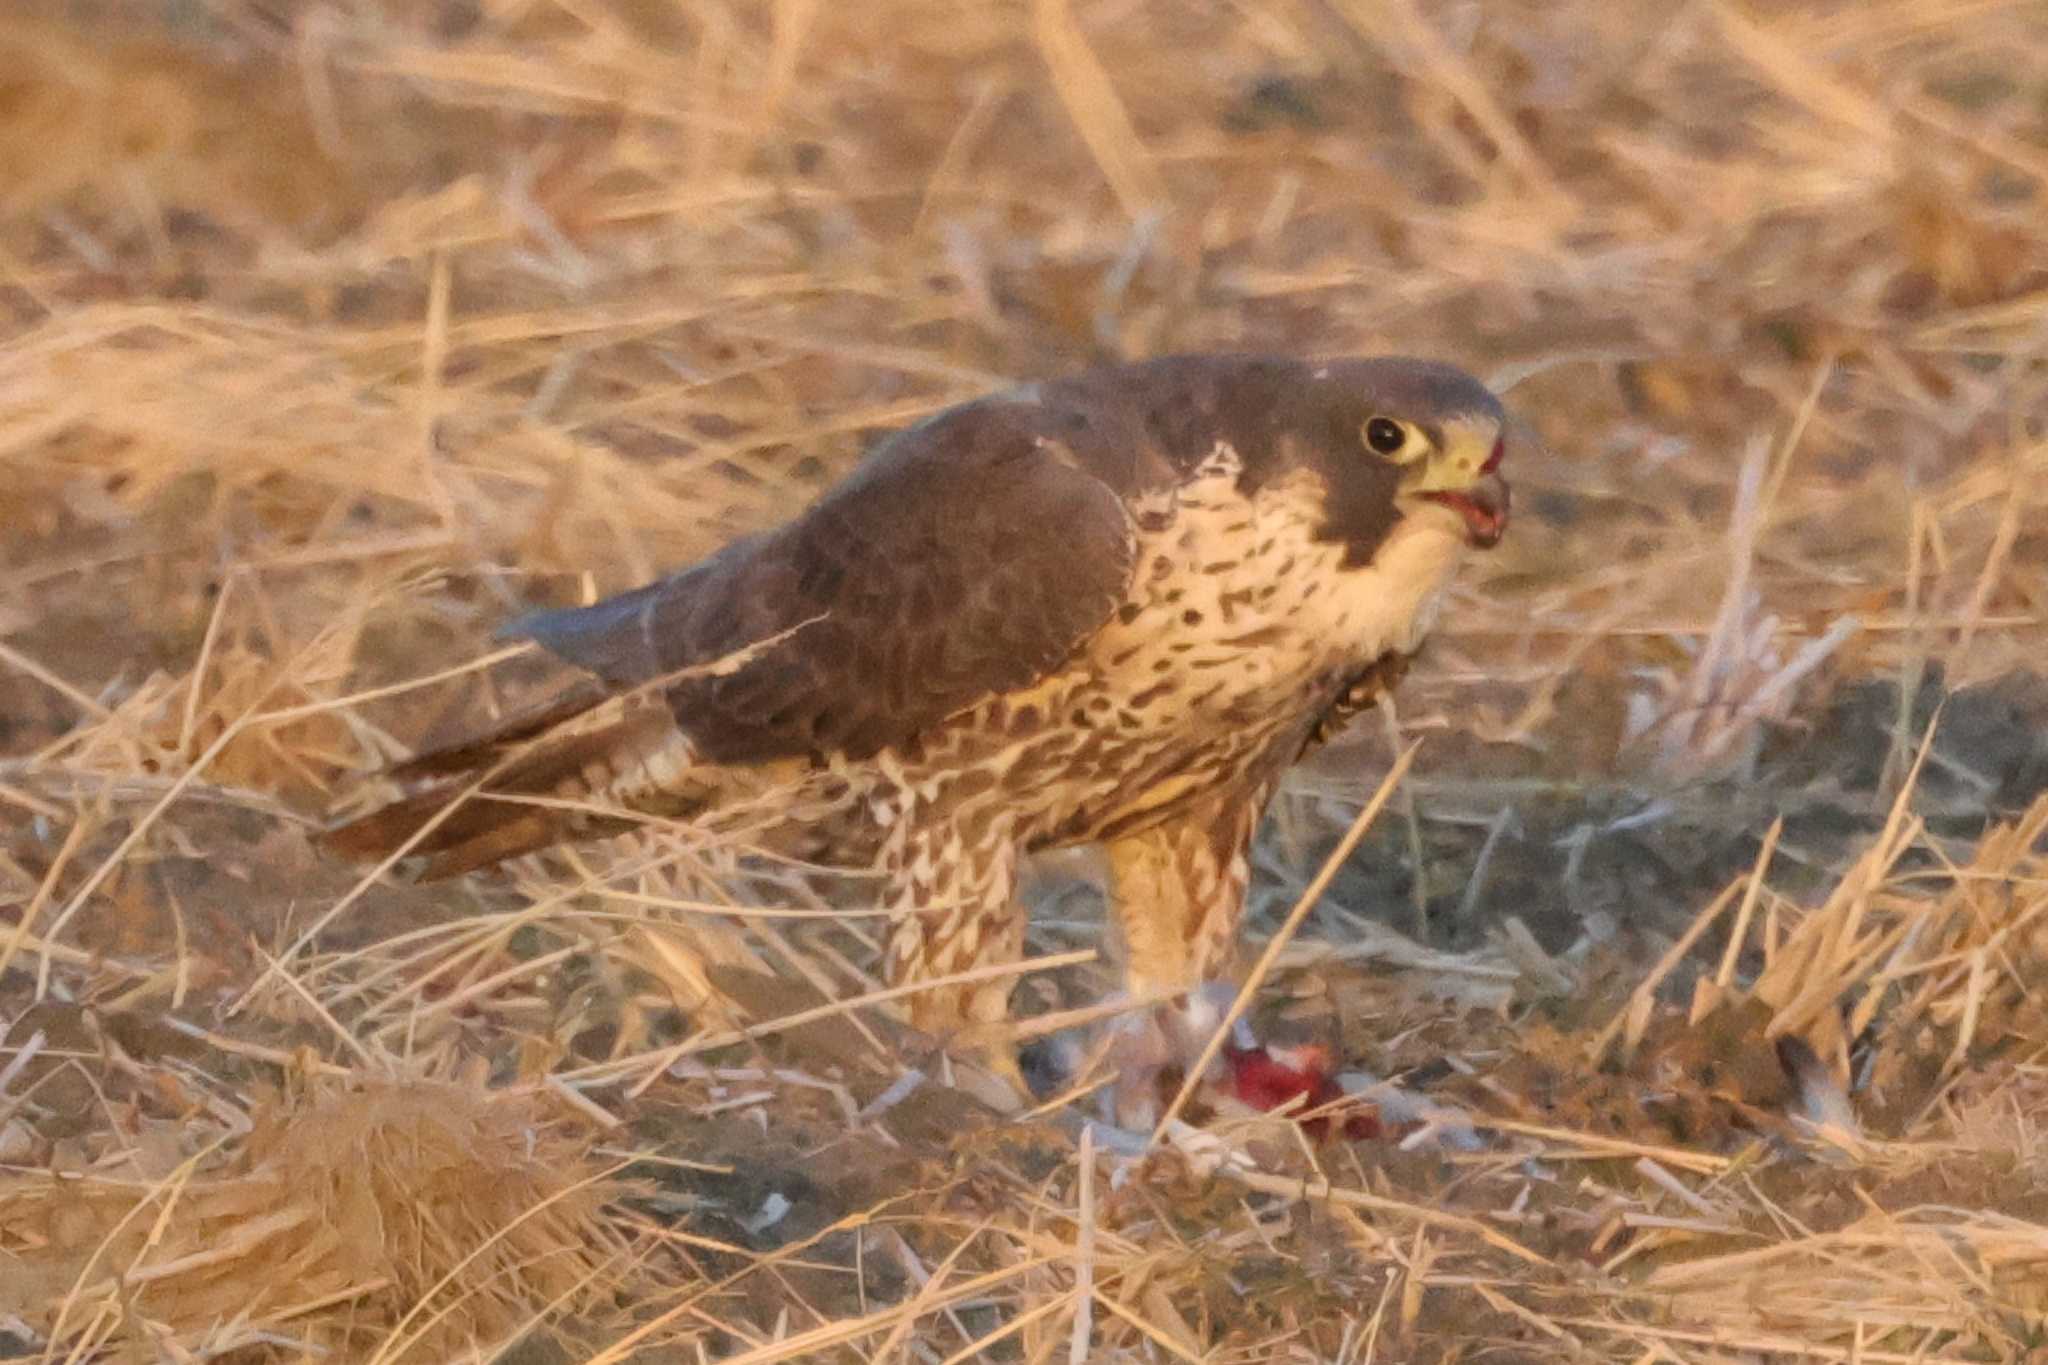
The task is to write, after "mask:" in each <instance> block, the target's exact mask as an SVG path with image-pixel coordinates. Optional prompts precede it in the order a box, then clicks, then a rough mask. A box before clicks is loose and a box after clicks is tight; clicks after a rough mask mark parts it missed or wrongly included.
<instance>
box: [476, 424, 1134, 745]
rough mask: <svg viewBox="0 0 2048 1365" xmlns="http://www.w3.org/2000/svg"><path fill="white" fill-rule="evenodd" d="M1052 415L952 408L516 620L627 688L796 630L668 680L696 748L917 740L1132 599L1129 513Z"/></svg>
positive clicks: (1043, 670)
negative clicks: (770, 501)
mask: <svg viewBox="0 0 2048 1365" xmlns="http://www.w3.org/2000/svg"><path fill="white" fill-rule="evenodd" d="M1047 415H1048V411H1047V409H1045V408H1043V407H1041V406H1040V405H1039V404H1037V403H1035V402H1033V401H1029V400H1028V399H1027V400H1017V399H998V400H990V401H987V402H983V403H975V404H969V405H967V406H965V407H961V408H955V409H951V410H949V411H948V412H946V413H943V414H941V415H940V416H939V417H937V418H934V419H933V420H932V421H930V422H927V423H925V424H923V425H922V426H919V427H914V428H912V429H911V430H909V431H906V432H904V433H902V434H901V435H900V436H898V437H896V438H894V439H893V440H891V441H889V442H887V443H885V444H884V445H883V446H882V447H880V448H879V449H878V450H877V451H876V452H875V453H874V454H873V455H871V456H870V457H869V458H868V460H867V461H866V462H864V463H863V464H862V466H861V467H860V468H859V469H858V470H857V471H856V472H855V473H854V475H853V476H852V477H851V478H849V479H847V480H846V481H845V482H844V483H842V484H840V485H839V486H838V487H837V488H835V489H834V490H833V491H832V492H831V493H829V494H827V495H826V496H825V497H824V498H823V499H822V500H820V501H819V502H818V503H816V504H814V505H813V506H812V507H811V508H810V510H809V511H807V512H806V513H804V514H803V515H802V516H800V517H798V518H797V519H796V520H795V521H793V522H791V523H789V524H788V525H786V526H784V527H783V528H781V529H780V530H777V531H774V532H771V533H768V534H766V535H762V536H757V537H754V538H751V539H749V540H744V541H740V542H737V543H735V544H733V545H730V546H728V547H726V549H724V550H722V551H720V552H719V553H718V554H716V555H713V556H712V557H711V558H709V559H707V560H704V561H702V562H701V563H699V564H696V565H693V566H692V567H690V568H688V569H686V570H684V571H683V572H681V573H679V574H677V575H675V576H674V577H672V578H669V579H666V580H664V581H662V582H660V583H656V584H652V585H650V586H648V587H645V588H641V589H638V590H636V591H633V592H629V593H625V594H622V595H621V596H619V597H615V598H611V599H608V600H607V601H604V602H600V603H598V604H597V605H595V606H592V607H586V608H581V609H575V610H569V611H560V612H542V613H537V614H535V615H533V616H529V617H526V618H523V619H522V620H520V621H517V622H514V623H513V624H512V625H511V626H510V627H508V628H507V632H506V633H508V634H511V635H517V636H525V637H528V638H531V639H534V640H537V641H539V642H540V643H541V644H542V645H545V646H546V647H547V648H549V649H550V650H552V651H553V652H555V653H556V654H558V655H560V656H562V657H563V658H565V659H567V660H569V661H570V662H572V663H575V664H578V665H580V666H582V667H585V668H588V669H590V670H591V671H592V672H594V673H596V674H597V675H598V676H599V677H601V678H603V679H604V680H605V681H606V682H607V683H609V684H610V685H612V686H614V687H626V686H632V685H635V684H639V683H643V682H647V681H649V680H651V679H654V678H658V677H661V676H664V675H666V674H670V673H674V672H677V671H679V670H682V669H688V668H702V667H703V666H705V665H710V664H714V663H716V662H717V661H718V660H720V659H724V658H730V657H733V656H735V655H737V654H739V653H740V652H741V651H743V650H745V649H747V648H748V647H750V646H753V645H757V644H758V643H759V642H761V641H763V640H766V639H769V638H771V637H774V636H776V635H778V634H781V633H783V632H789V634H788V637H787V638H786V639H784V640H782V641H781V642H780V643H778V644H775V645H773V646H770V647H768V648H765V649H762V650H760V651H759V652H758V654H756V655H755V656H754V657H752V658H750V659H748V660H746V661H745V662H743V663H741V664H740V665H739V666H737V667H734V668H732V669H730V670H727V671H711V672H706V673H703V674H700V675H698V676H692V677H688V678H685V679H682V680H680V681H678V682H676V683H675V684H674V685H672V686H671V687H670V688H669V689H668V699H669V704H670V707H671V709H672V711H673V713H674V715H675V718H676V722H677V724H678V725H680V726H681V727H682V729H683V730H684V732H685V733H687V734H688V735H689V736H690V738H691V740H692V741H693V742H694V744H695V745H696V747H697V749H698V751H699V753H700V754H701V755H702V757H703V758H705V759H708V760H710V761H713V762H722V763H745V762H760V761H764V760H767V759H772V758H778V757H786V756H792V755H800V754H815V753H843V754H847V755H850V756H852V757H855V758H864V757H868V756H871V755H873V754H874V753H876V752H878V751H879V750H881V749H884V748H888V747H891V746H897V745H902V744H906V743H908V742H910V741H912V740H913V739H915V737H916V736H917V735H919V734H920V733H921V732H923V731H924V730H925V729H927V728H928V727H930V726H931V725H933V724H935V723H936V722H938V721H939V720H942V719H943V718H944V717H946V716H948V715H950V714H952V713H954V712H956V711H959V710H961V709H963V708H965V707H967V706H971V705H973V704H974V703H975V702H977V701H979V700H982V699H984V698H986V697H988V696H991V695H994V694H996V693H999V692H1003V691H1008V690H1011V689H1014V688H1020V687H1025V686H1028V685H1030V684H1031V683H1033V682H1035V681H1037V680H1038V679H1039V678H1042V677H1043V676H1045V675H1046V674H1047V673H1049V672H1051V671H1053V670H1054V669H1056V668H1057V667H1058V666H1059V665H1060V664H1061V663H1062V662H1063V661H1064V660H1066V659H1067V658H1068V657H1069V656H1070V655H1071V654H1072V653H1073V652H1074V650H1075V649H1076V647H1077V646H1078V645H1079V644H1080V643H1081V642H1082V641H1084V640H1085V639H1086V638H1087V637H1088V636H1089V635H1090V634H1092V633H1093V632H1094V631H1095V630H1096V629H1098V628H1099V627H1100V626H1102V625H1103V623H1104V622H1106V621H1107V620H1108V619H1109V617H1110V615H1111V613H1112V612H1114V611H1115V610H1116V608H1117V606H1118V605H1120V604H1121V603H1122V602H1123V601H1124V599H1125V594H1126V592H1127V590H1128V587H1129V583H1130V576H1131V563H1132V555H1133V546H1134V539H1133V530H1132V527H1131V523H1130V518H1129V516H1128V515H1127V514H1126V512H1125V510H1124V506H1123V502H1122V500H1121V499H1120V498H1119V497H1118V495H1117V491H1116V490H1115V489H1114V488H1112V487H1111V486H1110V484H1109V483H1107V482H1105V481H1104V479H1103V478H1101V477H1099V476H1098V475H1097V474H1096V473H1094V472H1092V471H1091V470H1090V469H1088V468H1085V467H1084V466H1083V463H1082V460H1081V459H1080V458H1079V457H1078V456H1077V453H1076V451H1075V449H1074V444H1075V443H1074V441H1072V440H1071V439H1062V438H1063V437H1071V436H1072V435H1073V433H1069V432H1062V431H1060V430H1057V429H1053V430H1048V424H1047V421H1046V418H1047ZM1126 458H1128V457H1126Z"/></svg>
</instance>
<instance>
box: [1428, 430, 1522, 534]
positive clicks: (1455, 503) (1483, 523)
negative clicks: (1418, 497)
mask: <svg viewBox="0 0 2048 1365" xmlns="http://www.w3.org/2000/svg"><path fill="white" fill-rule="evenodd" d="M1507 453H1508V444H1507V439H1506V438H1505V437H1501V438H1498V439H1496V440H1495V441H1494V443H1493V454H1491V455H1489V456H1488V457H1487V459H1486V463H1485V464H1483V465H1481V466H1479V479H1478V482H1476V483H1474V484H1473V485H1472V486H1471V487H1470V488H1460V489H1456V490H1451V489H1439V490H1436V491H1433V492H1429V493H1424V494H1423V495H1422V496H1423V497H1425V498H1428V499H1429V500H1430V501H1431V502H1440V503H1442V504H1443V505H1444V506H1446V507H1448V508H1450V509H1451V510H1452V511H1454V512H1456V513H1457V514H1458V515H1459V516H1461V517H1463V518H1464V519H1465V538H1466V539H1467V540H1468V541H1470V542H1471V543H1472V544H1474V545H1476V546H1478V547H1479V548H1480V549H1482V550H1491V549H1492V548H1493V547H1494V546H1496V545H1498V544H1500V538H1501V535H1502V533H1503V532H1505V531H1506V530H1507V529H1508V481H1507V480H1506V479H1503V478H1502V477H1501V476H1500V462H1501V460H1502V459H1503V458H1505V457H1506V455H1507Z"/></svg>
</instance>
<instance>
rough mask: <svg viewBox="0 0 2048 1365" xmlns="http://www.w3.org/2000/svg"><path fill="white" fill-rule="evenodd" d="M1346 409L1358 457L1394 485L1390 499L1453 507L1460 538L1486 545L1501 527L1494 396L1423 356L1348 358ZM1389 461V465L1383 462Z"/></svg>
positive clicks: (1501, 444)
mask: <svg viewBox="0 0 2048 1365" xmlns="http://www.w3.org/2000/svg"><path fill="white" fill-rule="evenodd" d="M1349 368H1351V369H1353V371H1354V373H1353V374H1351V375H1348V376H1346V378H1348V379H1350V380H1351V381H1352V383H1351V385H1350V386H1349V387H1350V388H1351V393H1352V395H1353V401H1352V404H1351V405H1349V406H1351V407H1352V415H1353V416H1354V417H1355V418H1356V428H1355V439H1356V441H1357V445H1358V456H1359V458H1361V459H1363V460H1366V461H1368V462H1371V463H1372V464H1374V465H1375V466H1377V468H1376V469H1375V471H1374V472H1375V475H1376V478H1375V481H1376V482H1377V481H1380V480H1386V481H1389V482H1391V483H1392V484H1393V488H1394V501H1395V505H1396V506H1397V507H1398V508H1399V509H1400V510H1401V511H1402V512H1403V514H1404V515H1405V514H1407V513H1409V512H1411V511H1413V510H1414V509H1415V507H1416V505H1417V504H1435V505H1437V506H1440V507H1445V508H1448V509H1450V510H1451V511H1452V512H1455V513H1457V515H1458V517H1459V519H1460V520H1462V521H1463V522H1464V526H1465V539H1466V540H1467V542H1468V543H1470V544H1472V545H1474V546H1476V547H1478V548H1480V549H1490V548H1492V547H1493V546H1494V545H1497V544H1498V543H1499V542H1500V538H1501V536H1502V534H1503V533H1504V532H1505V531H1506V530H1507V525H1508V501H1509V499H1508V484H1507V480H1506V479H1505V478H1503V477H1502V476H1501V465H1502V463H1503V462H1504V461H1505V460H1506V458H1507V447H1508V427H1509V425H1510V424H1509V421H1508V417H1507V414H1506V412H1505V411H1504V410H1503V409H1502V407H1501V405H1500V400H1499V399H1497V398H1495V397H1494V396H1493V393H1492V392H1491V391H1490V390H1488V389H1487V387H1486V386H1485V385H1484V384H1481V383H1480V382H1479V381H1478V380H1477V379H1474V378H1473V377H1472V376H1471V375H1468V374H1466V373H1465V372H1464V371H1462V370H1458V369H1454V368H1452V367H1451V366H1448V365H1439V364H1435V363H1433V362H1430V361H1421V360H1406V359H1398V358H1388V359H1381V360H1367V361H1356V362H1352V366H1351V367H1349ZM1389 466H1390V467H1391V468H1389Z"/></svg>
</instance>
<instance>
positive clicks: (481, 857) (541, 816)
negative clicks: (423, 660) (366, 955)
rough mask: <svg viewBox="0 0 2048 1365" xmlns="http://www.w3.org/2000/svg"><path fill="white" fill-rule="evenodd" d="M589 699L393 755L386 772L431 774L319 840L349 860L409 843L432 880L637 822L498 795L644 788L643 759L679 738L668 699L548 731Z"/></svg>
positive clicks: (600, 798) (596, 793)
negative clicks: (403, 757)
mask: <svg viewBox="0 0 2048 1365" xmlns="http://www.w3.org/2000/svg"><path fill="white" fill-rule="evenodd" d="M588 709H589V708H588V706H587V705H586V706H584V707H581V708H575V707H571V706H569V705H568V703H567V702H566V701H565V702H564V703H559V704H556V705H555V706H553V707H552V708H550V711H549V713H548V715H547V716H545V717H537V716H527V717H521V718H520V719H518V720H516V721H513V722H511V723H509V724H508V725H507V726H506V727H504V728H503V729H500V730H498V731H496V732H494V733H492V734H490V735H487V736H484V737H483V738H480V739H477V740H474V741H469V742H465V743H462V744H457V745H450V746H448V747H446V748H443V749H437V750H434V751H432V752H430V753H427V754H422V755H420V756H418V757H416V758H413V759H411V760H408V761H407V762H405V763H402V764H399V765H398V766H397V767H395V768H394V769H393V770H392V775H393V776H396V777H400V778H420V777H426V778H430V779H438V780H437V781H434V782H433V785H431V786H429V787H427V788H426V789H425V790H423V791H419V792H415V793H413V794H411V795H408V796H404V797H401V798H399V799H398V800H397V801H394V802H392V803H391V804H389V805H386V806H383V807H381V808H379V809H377V810H374V811H371V812H370V813H369V814H367V815H363V816H359V817H357V818H356V819H353V820H349V821H346V822H344V823H343V824H340V825H336V826H334V827H332V828H330V829H328V830H326V831H324V832H322V834H321V835H320V836H319V842H320V843H321V845H322V846H323V847H324V848H325V849H326V850H327V851H328V852H330V853H332V854H334V855H336V856H338V857H342V858H346V859H350V860H353V861H356V862H373V861H379V860H382V859H384V858H388V857H390V856H391V855H392V854H393V853H395V852H397V851H398V850H399V849H400V848H406V850H407V856H425V857H426V858H427V860H428V861H427V864H426V866H425V868H424V870H423V871H422V872H421V873H420V880H422V881H438V880H440V879H443V878H446V877H453V876H458V875H460V874H461V873H464V872H471V871H474V870H476V869H477V868H481V867H489V866H491V865H492V864H494V863H499V862H503V861H504V860H506V859H507V858H514V857H518V856H519V855H520V854H523V853H532V852H535V851H536V850H538V849H542V848H546V847H547V846H549V845H550V844H556V843H561V842H565V841H567V840H572V839H586V838H597V837H601V836H604V835H608V834H616V833H621V832H623V831H624V830H627V829H630V828H631V827H632V825H633V823H634V822H633V821H632V820H631V819H630V818H627V817H625V816H612V817H608V816H604V815H600V814H596V813H594V812H590V811H584V810H573V809H565V808H563V807H559V806H544V805H538V804H535V803H534V802H531V801H523V800H504V799H500V798H503V797H535V796H547V797H561V798H564V799H566V800H570V801H597V802H610V803H613V804H618V805H621V806H627V807H631V806H632V805H634V804H635V802H634V799H633V798H634V797H636V796H640V797H644V796H646V795H650V794H651V793H648V792H644V791H642V790H640V788H643V787H645V786H646V782H645V781H644V767H645V765H646V763H647V762H648V760H649V759H650V758H651V757H653V756H654V755H655V754H656V753H657V752H658V751H659V750H660V749H661V748H662V747H663V746H665V745H670V744H674V743H677V742H680V740H681V736H680V734H679V733H678V732H677V730H676V728H675V722H674V721H673V719H671V718H670V716H669V715H668V713H667V710H666V708H663V707H648V708H644V709H641V710H638V711H636V712H634V713H631V714H628V715H626V716H624V717H622V718H620V719H617V720H614V721H610V722H608V723H605V724H602V725H598V726H594V727H592V728H588V729H580V730H573V731H570V732H567V733H555V734H551V733H549V731H550V730H551V729H553V728H555V727H558V726H560V725H561V724H563V723H564V722H565V721H569V720H574V719H576V718H577V717H578V716H579V715H581V714H583V713H585V712H586V711H587V710H588ZM522 746H524V751H523V752H522V751H521V750H522ZM494 769H495V771H494ZM636 778H639V779H641V780H638V781H636V780H635V779H636ZM429 825H431V826H432V828H431V829H429V828H428V826H429ZM423 830H424V831H425V833H424V834H423V833H422V832H421V831H423ZM408 845H409V847H408Z"/></svg>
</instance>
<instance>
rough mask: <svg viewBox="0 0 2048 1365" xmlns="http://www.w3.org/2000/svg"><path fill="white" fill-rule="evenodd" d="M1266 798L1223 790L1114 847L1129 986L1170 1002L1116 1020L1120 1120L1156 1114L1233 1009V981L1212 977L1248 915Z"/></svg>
mask: <svg viewBox="0 0 2048 1365" xmlns="http://www.w3.org/2000/svg"><path fill="white" fill-rule="evenodd" d="M1260 805H1261V803H1260V802H1259V801H1258V800H1256V799H1254V797H1253V796H1252V795H1251V794H1247V793H1245V792H1242V791H1232V792H1228V793H1224V794H1222V795H1219V796H1217V797H1214V798H1211V799H1210V800H1208V801H1205V802H1203V803H1202V804H1200V805H1198V806H1196V807H1194V808H1193V809H1191V810H1190V811H1189V812H1188V813H1187V814H1186V815H1184V816H1181V817H1179V818H1177V819H1173V820H1169V821H1167V822H1165V823H1163V824H1160V825H1155V826H1153V827H1152V828H1150V829H1147V830H1144V831H1141V832H1139V833H1136V834H1131V835H1127V836H1125V837H1124V838H1121V839H1117V840H1115V841H1113V842H1111V843H1110V844H1109V846H1108V850H1107V851H1108V854H1109V880H1110V885H1109V898H1110V904H1111V905H1112V906H1113V907H1114V909H1115V914H1116V918H1117V923H1118V925H1119V927H1120V929H1121V930H1122V936H1123V946H1124V983H1125V989H1126V990H1127V991H1128V992H1129V993H1130V995H1131V996H1132V997H1133V998H1135V999H1139V1000H1145V999H1152V1000H1160V1001H1163V1002H1164V1003H1161V1004H1157V1005H1155V1006H1153V1007H1152V1008H1151V1009H1149V1010H1147V1011H1146V1012H1145V1013H1144V1014H1143V1015H1141V1016H1139V1017H1137V1018H1127V1019H1124V1020H1122V1021H1121V1022H1120V1023H1119V1024H1118V1025H1117V1026H1116V1027H1117V1032H1116V1036H1115V1038H1114V1039H1113V1041H1112V1042H1111V1044H1110V1061H1111V1063H1112V1064H1113V1065H1114V1066H1115V1067H1116V1069H1117V1078H1116V1081H1115V1082H1114V1083H1113V1085H1112V1088H1111V1090H1110V1093H1109V1108H1110V1111H1111V1112H1110V1117H1111V1119H1112V1121H1114V1122H1115V1123H1117V1124H1118V1125H1119V1126H1122V1127H1126V1128H1149V1127H1150V1126H1151V1125H1153V1124H1154V1123H1156V1122H1157V1121H1158V1118H1159V1114H1160V1111H1161V1109H1162V1107H1163V1106H1164V1105H1165V1104H1167V1103H1168V1102H1169V1101H1170V1100H1171V1098H1172V1095H1173V1092H1174V1090H1175V1089H1176V1088H1177V1087H1178V1084H1179V1082H1180V1080H1181V1078H1182V1077H1183V1076H1184V1075H1185V1068H1186V1067H1187V1066H1189V1065H1192V1064H1193V1062H1194V1061H1195V1059H1196V1057H1197V1055H1198V1054H1199V1053H1200V1052H1201V1050H1202V1047H1203V1045H1204V1044H1206V1043H1207V1042H1208V1039H1209V1035H1210V1033H1211V1032H1213V1031H1214V1028H1215V1025H1216V1022H1217V1021H1218V1020H1219V1019H1220V1018H1221V1016H1222V1011H1223V1009H1225V1008H1227V1007H1228V1004H1229V988H1228V986H1227V985H1226V984H1224V983H1222V982H1219V981H1217V980H1216V979H1215V978H1216V974H1217V973H1218V972H1220V971H1221V970H1222V968H1223V965H1224V963H1225V962H1226V961H1227V959H1228V957H1229V954H1230V949H1231V945H1232V944H1233V942H1234V941H1235V939H1236V935H1237V923H1238V920H1239V919H1240V918H1241V917H1242V916H1243V914H1244V902H1245V892H1246V890H1247V888H1248V887H1249V885H1250V880H1251V856H1250V855H1251V841H1252V831H1253V830H1254V829H1255V828H1257V826H1258V819H1259V809H1260ZM1219 1000H1220V1001H1221V1002H1222V1003H1221V1005H1219V1004H1218V1003H1217V1002H1218V1001H1219Z"/></svg>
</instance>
